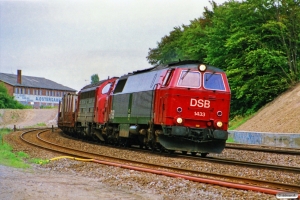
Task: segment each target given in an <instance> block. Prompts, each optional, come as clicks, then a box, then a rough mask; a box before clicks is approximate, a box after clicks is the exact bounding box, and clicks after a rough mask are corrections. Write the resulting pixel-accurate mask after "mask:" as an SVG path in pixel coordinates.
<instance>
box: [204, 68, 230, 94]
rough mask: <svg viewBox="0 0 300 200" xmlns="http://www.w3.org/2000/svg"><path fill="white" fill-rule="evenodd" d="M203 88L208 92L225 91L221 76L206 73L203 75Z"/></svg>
mask: <svg viewBox="0 0 300 200" xmlns="http://www.w3.org/2000/svg"><path fill="white" fill-rule="evenodd" d="M204 88H206V89H209V90H225V85H224V81H223V78H222V75H221V74H216V73H211V72H206V73H205V74H204Z"/></svg>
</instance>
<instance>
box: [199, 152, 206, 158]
mask: <svg viewBox="0 0 300 200" xmlns="http://www.w3.org/2000/svg"><path fill="white" fill-rule="evenodd" d="M207 154H208V153H201V154H200V156H201V157H202V158H205V157H206V156H207Z"/></svg>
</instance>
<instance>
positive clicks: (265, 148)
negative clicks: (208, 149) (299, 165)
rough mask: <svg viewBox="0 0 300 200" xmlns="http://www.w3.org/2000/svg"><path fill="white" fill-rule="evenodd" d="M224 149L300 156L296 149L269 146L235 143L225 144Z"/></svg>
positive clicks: (299, 151) (298, 150)
mask: <svg viewBox="0 0 300 200" xmlns="http://www.w3.org/2000/svg"><path fill="white" fill-rule="evenodd" d="M225 148H226V149H236V150H247V151H258V152H267V153H277V154H289V155H300V149H296V148H285V147H271V146H263V145H247V144H237V143H234V144H232V143H227V144H226V147H225Z"/></svg>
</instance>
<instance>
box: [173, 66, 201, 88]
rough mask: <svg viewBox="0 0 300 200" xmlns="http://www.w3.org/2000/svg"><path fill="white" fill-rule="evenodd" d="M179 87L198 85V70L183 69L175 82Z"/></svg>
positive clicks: (194, 86)
mask: <svg viewBox="0 0 300 200" xmlns="http://www.w3.org/2000/svg"><path fill="white" fill-rule="evenodd" d="M177 85H178V86H180V87H193V88H199V87H200V72H193V71H192V72H191V71H189V70H183V71H182V72H181V74H180V78H179V80H178V83H177Z"/></svg>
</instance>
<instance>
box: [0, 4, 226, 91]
mask: <svg viewBox="0 0 300 200" xmlns="http://www.w3.org/2000/svg"><path fill="white" fill-rule="evenodd" d="M215 2H217V3H218V4H221V3H223V2H225V0H215ZM205 6H207V7H209V8H211V6H210V3H209V0H151V1H149V0H97V1H96V0H95V1H83V0H82V1H79V0H77V1H71V0H57V1H55V0H51V1H50V0H49V1H46V0H45V1H38V0H28V1H17V0H7V1H4V0H0V72H2V73H12V74H16V73H17V70H18V69H21V70H22V74H23V75H27V76H37V77H44V78H47V79H50V80H52V81H55V82H57V83H60V84H62V85H65V86H68V87H70V88H73V89H75V90H80V89H81V88H82V87H83V86H85V85H87V84H89V83H90V82H91V75H93V74H98V75H99V77H100V79H106V78H107V77H108V76H109V77H113V76H122V75H124V74H127V73H128V72H132V71H135V70H139V69H144V68H149V67H151V65H150V64H148V62H147V59H146V56H147V55H148V51H149V48H155V47H156V46H157V42H159V41H160V40H161V38H162V37H163V36H165V35H168V34H169V32H170V31H172V30H173V27H175V26H181V25H183V24H185V25H188V24H190V20H193V19H195V18H198V17H200V16H201V15H202V13H203V10H204V9H203V8H204V7H205Z"/></svg>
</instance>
